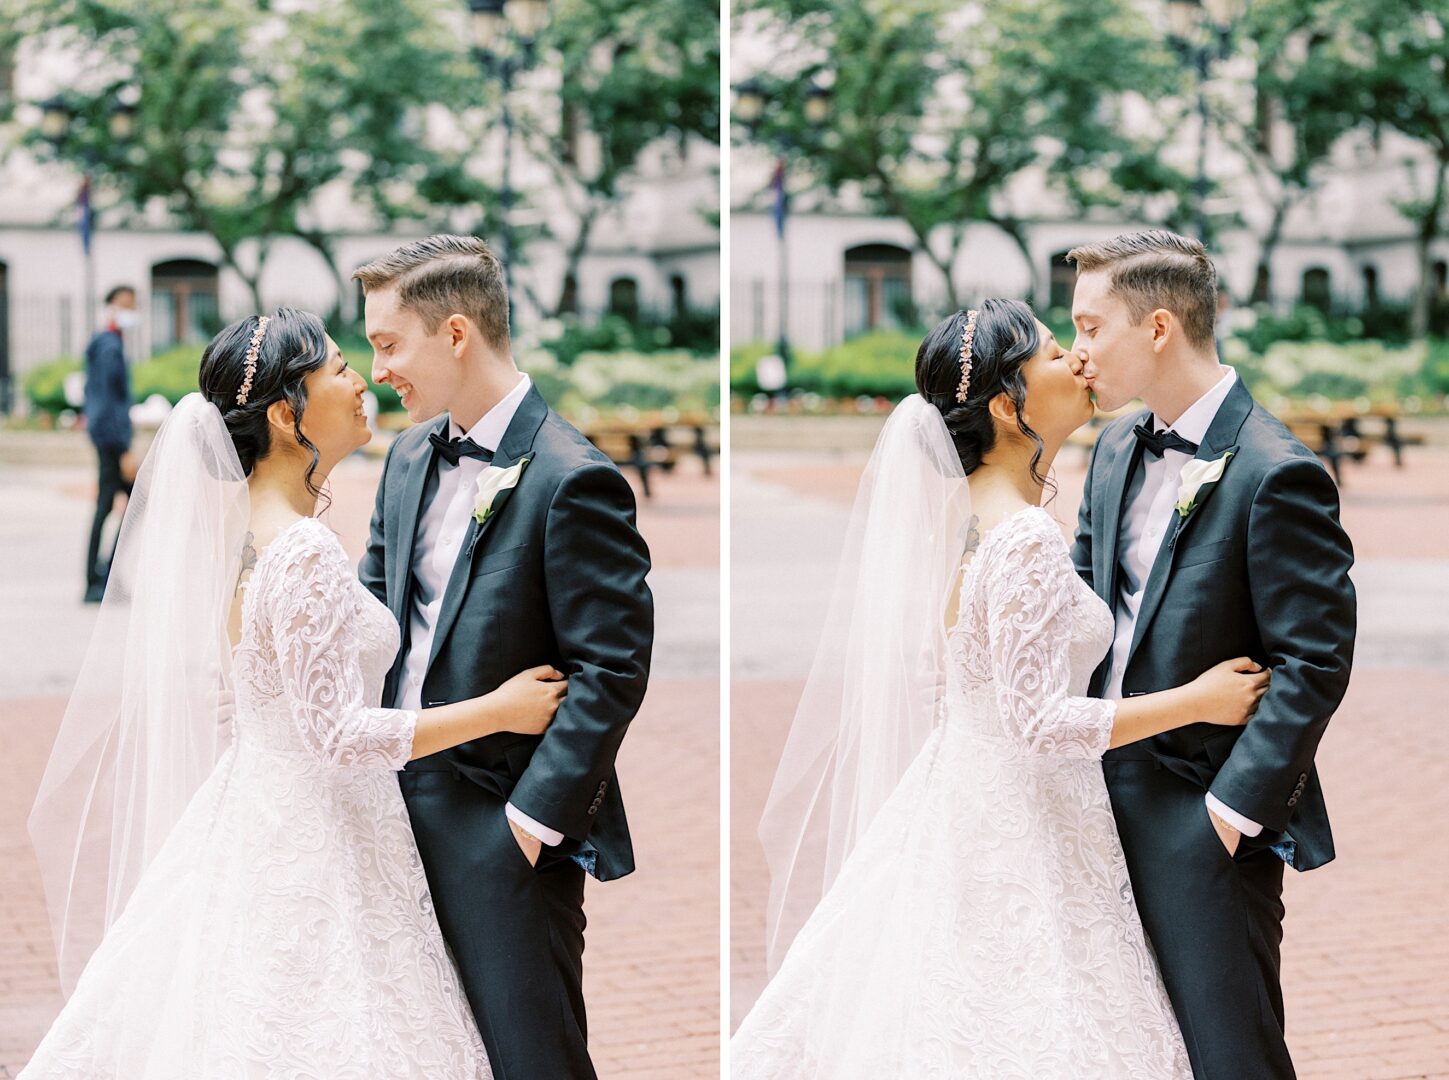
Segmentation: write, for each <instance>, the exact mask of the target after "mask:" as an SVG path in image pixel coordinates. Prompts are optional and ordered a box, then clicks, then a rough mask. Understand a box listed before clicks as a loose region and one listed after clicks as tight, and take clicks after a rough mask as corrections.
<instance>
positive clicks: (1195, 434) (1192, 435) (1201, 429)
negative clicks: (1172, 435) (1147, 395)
mask: <svg viewBox="0 0 1449 1080" xmlns="http://www.w3.org/2000/svg"><path fill="white" fill-rule="evenodd" d="M1222 370H1223V372H1224V373H1225V374H1224V375H1223V377H1222V378H1221V379H1219V380H1218V381H1217V382H1216V383H1214V384H1213V387H1212V389H1211V390H1209V391H1208V392H1207V393H1206V394H1204V395H1203V396H1202V397H1200V398H1198V399H1197V400H1196V401H1194V402H1193V403H1192V404H1191V405H1189V406H1188V407H1187V409H1186V411H1184V412H1183V414H1182V415H1181V416H1179V417H1178V418H1177V423H1175V424H1164V423H1163V422H1162V421H1161V420H1160V419H1158V417H1157V415H1156V414H1153V417H1152V423H1153V425H1154V428H1155V430H1157V431H1175V432H1177V433H1178V434H1179V435H1181V436H1182V437H1183V438H1184V439H1186V440H1187V441H1188V442H1195V443H1200V442H1202V441H1203V439H1205V438H1206V437H1207V433H1208V428H1210V427H1211V426H1212V422H1213V417H1215V416H1217V414H1218V409H1220V408H1222V404H1223V401H1224V400H1225V399H1226V398H1227V396H1228V391H1229V390H1231V389H1232V388H1233V383H1235V382H1237V381H1238V373H1237V372H1236V371H1234V370H1233V369H1232V368H1230V367H1228V366H1227V365H1226V364H1223V365H1222Z"/></svg>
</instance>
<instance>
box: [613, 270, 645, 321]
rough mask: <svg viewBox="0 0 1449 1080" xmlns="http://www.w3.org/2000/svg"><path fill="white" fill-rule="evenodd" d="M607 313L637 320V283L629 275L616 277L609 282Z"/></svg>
mask: <svg viewBox="0 0 1449 1080" xmlns="http://www.w3.org/2000/svg"><path fill="white" fill-rule="evenodd" d="M609 314H611V315H619V316H621V317H622V318H625V319H628V320H629V321H630V322H638V321H639V283H638V282H637V281H635V280H634V279H633V278H631V277H618V278H615V279H614V280H613V281H611V282H609Z"/></svg>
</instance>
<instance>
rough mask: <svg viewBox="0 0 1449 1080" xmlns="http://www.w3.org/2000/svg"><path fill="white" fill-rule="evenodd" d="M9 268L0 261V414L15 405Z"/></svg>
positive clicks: (6, 413) (6, 412) (4, 413)
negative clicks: (11, 351) (11, 368)
mask: <svg viewBox="0 0 1449 1080" xmlns="http://www.w3.org/2000/svg"><path fill="white" fill-rule="evenodd" d="M9 276H10V268H9V267H8V266H6V265H5V263H3V262H0V416H6V415H8V414H9V412H10V410H11V409H13V408H14V407H15V389H14V384H13V382H12V379H11V371H10V291H9V280H8V279H9Z"/></svg>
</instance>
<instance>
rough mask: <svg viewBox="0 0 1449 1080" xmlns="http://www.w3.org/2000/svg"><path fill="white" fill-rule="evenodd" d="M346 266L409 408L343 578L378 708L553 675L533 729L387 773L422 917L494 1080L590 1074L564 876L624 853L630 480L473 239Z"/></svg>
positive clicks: (381, 373)
mask: <svg viewBox="0 0 1449 1080" xmlns="http://www.w3.org/2000/svg"><path fill="white" fill-rule="evenodd" d="M353 276H354V277H355V278H356V279H357V280H358V281H360V282H361V283H362V287H363V289H364V291H365V293H366V319H367V337H368V341H369V342H371V344H372V347H373V367H372V370H373V378H374V380H375V381H377V382H379V383H384V384H387V385H389V386H391V387H392V388H393V389H395V390H396V391H397V392H398V393H399V394H400V395H401V396H402V404H403V407H404V408H405V409H406V410H407V413H408V416H409V417H410V418H411V419H412V420H413V421H415V426H414V427H412V428H411V429H410V430H408V431H406V432H404V433H403V434H402V435H400V436H398V438H397V439H396V440H395V441H394V443H393V445H392V447H391V448H390V449H389V451H388V455H387V462H386V464H385V466H384V468H383V476H382V480H381V482H380V484H379V486H378V490H377V505H376V508H375V509H374V511H373V515H372V532H371V536H370V537H369V539H368V545H367V552H366V554H365V555H364V556H363V560H362V565H361V568H360V571H359V573H360V575H361V578H362V582H363V584H364V585H366V586H367V588H368V589H370V590H371V591H372V593H373V594H374V595H375V596H377V598H378V599H379V600H381V601H382V602H383V603H385V604H387V605H388V607H389V608H391V609H392V613H393V615H394V616H395V617H396V618H397V620H398V624H399V625H400V626H401V627H402V630H403V639H402V648H401V649H400V650H399V653H398V660H397V662H396V663H395V665H394V666H393V669H392V671H391V672H389V674H388V678H387V683H386V685H385V688H384V691H383V704H384V705H385V706H389V707H396V708H410V709H419V708H426V707H429V706H434V705H442V704H445V703H448V702H453V701H459V700H462V699H465V698H470V697H474V696H477V695H480V694H484V693H487V692H489V691H491V690H493V689H495V688H496V687H497V686H498V685H499V684H500V683H502V682H503V681H504V680H506V679H508V678H509V677H510V676H512V675H516V674H517V673H518V672H520V671H523V670H524V669H525V668H529V667H532V666H534V665H538V664H552V665H553V666H554V667H556V668H558V669H559V670H561V671H563V672H564V673H565V674H566V675H567V676H568V677H569V688H568V696H567V698H566V699H565V700H564V702H563V704H562V705H561V706H560V708H559V711H558V714H557V715H556V716H555V717H554V721H553V725H552V726H551V727H550V728H549V730H548V731H547V732H546V733H545V734H544V735H543V736H541V737H540V736H531V735H515V734H508V733H504V734H498V735H492V736H489V737H487V738H483V739H478V740H476V741H474V742H469V743H464V744H463V745H461V746H458V747H455V748H453V749H451V750H445V751H443V752H441V753H438V754H434V755H432V756H430V757H426V758H421V759H418V760H415V761H412V762H409V763H408V765H407V767H406V768H405V769H404V771H403V772H402V773H400V774H399V779H400V782H401V785H402V792H403V796H404V798H405V800H406V802H407V807H408V813H409V815H410V816H411V818H412V825H413V831H414V833H415V834H416V836H417V843H418V849H419V851H420V853H421V855H422V860H423V867H424V869H425V870H426V871H427V877H428V885H429V887H430V889H431V892H432V897H433V903H434V905H435V906H436V908H437V914H438V922H439V924H440V925H441V927H442V931H443V936H444V937H445V938H446V939H447V942H448V945H449V947H450V948H451V949H452V952H453V956H454V958H455V959H456V961H457V964H458V969H459V972H460V973H461V976H462V980H463V986H464V989H465V991H466V993H467V995H468V1001H469V1003H470V1004H471V1006H472V1009H473V1014H474V1016H475V1017H476V1019H477V1021H478V1027H479V1030H480V1031H481V1032H482V1035H483V1041H484V1043H485V1044H486V1046H487V1049H488V1057H489V1059H490V1061H491V1062H492V1066H493V1075H494V1076H495V1077H496V1078H497V1080H592V1078H593V1077H594V1076H595V1072H594V1068H593V1065H592V1064H591V1062H590V1060H589V1053H588V1047H587V1042H586V1027H585V1020H584V999H583V983H582V978H583V963H582V961H583V948H584V911H583V899H584V874H585V871H587V872H588V873H590V874H592V875H593V876H594V877H595V878H596V879H597V880H599V881H607V880H609V879H610V878H616V877H622V876H623V875H625V874H627V873H629V872H630V871H631V870H633V869H634V856H633V850H632V848H631V847H630V843H629V826H628V823H627V822H626V821H625V819H624V804H623V800H622V799H621V798H620V795H619V785H618V782H617V780H616V778H615V775H614V758H615V755H616V754H617V753H618V750H619V743H620V741H621V740H622V739H623V737H624V732H625V731H626V730H627V729H628V727H629V722H630V721H631V720H632V719H633V717H634V714H635V713H636V712H637V711H638V709H639V703H640V701H641V700H642V699H643V697H644V687H645V683H646V682H647V680H648V675H649V654H650V648H651V646H652V643H653V637H654V609H653V602H652V600H651V597H650V593H649V587H648V586H647V585H646V584H645V581H644V578H645V575H646V574H647V573H648V571H649V552H648V549H647V548H646V547H645V545H644V541H643V539H642V538H641V537H640V536H639V533H638V531H637V530H636V528H635V522H634V513H635V507H634V495H633V492H632V491H631V489H630V488H629V485H628V484H627V483H626V482H625V480H624V478H623V477H622V476H621V475H620V474H619V472H618V470H617V469H616V468H614V466H613V465H612V464H611V463H610V462H609V460H608V459H607V458H605V457H604V456H603V455H602V454H600V453H599V452H598V451H596V450H595V449H594V448H593V447H592V446H591V445H590V444H589V443H588V442H587V441H586V440H585V439H584V437H583V436H582V435H580V434H579V433H578V432H577V431H576V430H574V428H572V427H570V426H569V425H568V424H567V423H565V422H564V421H563V420H562V419H560V418H559V417H558V415H557V414H555V413H554V412H553V411H552V410H550V409H549V407H548V405H547V404H546V403H545V402H544V400H543V398H542V397H541V396H540V395H539V392H538V390H537V389H536V388H534V387H533V386H532V385H531V383H530V380H529V378H528V376H527V375H524V374H522V373H521V372H520V371H519V370H518V368H517V367H516V366H515V365H514V362H513V355H512V352H511V348H510V343H509V327H508V294H507V290H506V287H505V284H504V276H503V268H502V266H501V264H500V263H499V261H498V259H497V257H496V256H494V254H493V252H492V251H490V250H489V249H488V248H487V246H485V245H484V243H483V242H482V241H481V240H478V239H476V238H475V237H465V236H432V237H429V238H428V239H426V240H421V241H418V242H416V243H411V244H406V245H404V246H403V247H400V248H398V249H397V250H396V251H394V252H392V253H391V254H389V255H385V256H383V257H382V258H380V259H378V260H376V261H375V262H371V263H369V264H368V265H366V266H364V267H362V268H361V269H359V270H358V271H357V272H356V274H354V275H353ZM444 414H446V415H444Z"/></svg>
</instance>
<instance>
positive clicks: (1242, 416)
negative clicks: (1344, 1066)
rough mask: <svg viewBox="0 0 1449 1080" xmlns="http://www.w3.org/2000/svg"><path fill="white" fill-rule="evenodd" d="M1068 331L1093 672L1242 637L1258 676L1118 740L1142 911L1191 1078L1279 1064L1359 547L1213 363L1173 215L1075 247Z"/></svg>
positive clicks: (1323, 855) (1304, 462)
mask: <svg viewBox="0 0 1449 1080" xmlns="http://www.w3.org/2000/svg"><path fill="white" fill-rule="evenodd" d="M1067 258H1068V260H1070V261H1072V262H1074V263H1075V264H1076V267H1077V273H1078V277H1077V285H1076V292H1075V295H1074V298H1073V301H1072V321H1073V323H1074V324H1075V327H1076V332H1077V335H1076V341H1075V342H1074V344H1073V346H1072V348H1073V351H1074V352H1076V353H1077V354H1078V355H1079V356H1080V357H1081V359H1082V361H1083V374H1084V375H1085V376H1086V378H1087V380H1088V382H1089V383H1091V385H1092V388H1093V391H1094V393H1095V395H1096V399H1097V404H1098V405H1099V406H1100V407H1101V408H1102V409H1104V410H1106V411H1109V412H1110V411H1112V410H1115V409H1120V408H1122V407H1123V406H1124V405H1126V404H1127V403H1128V402H1130V401H1132V400H1133V399H1135V398H1141V399H1142V401H1143V402H1145V403H1146V405H1147V408H1146V409H1145V410H1141V411H1137V412H1134V413H1131V414H1130V415H1127V416H1125V417H1123V418H1121V419H1119V420H1116V421H1114V422H1113V423H1111V424H1109V425H1108V426H1107V428H1106V430H1105V431H1103V432H1102V435H1101V437H1100V438H1099V439H1098V440H1097V445H1096V449H1095V450H1094V451H1093V454H1092V462H1091V465H1090V467H1089V468H1088V470H1087V481H1086V490H1085V492H1084V495H1083V498H1082V507H1081V512H1080V519H1079V523H1078V528H1077V539H1076V545H1075V547H1074V548H1073V551H1072V557H1073V561H1074V562H1075V564H1076V567H1077V572H1078V573H1079V574H1081V575H1082V577H1083V579H1084V580H1086V582H1087V583H1088V584H1089V585H1091V586H1092V587H1093V588H1094V589H1095V590H1096V592H1097V595H1098V596H1100V597H1101V598H1102V599H1103V600H1104V601H1106V602H1107V603H1108V604H1109V605H1110V606H1111V607H1112V609H1113V611H1114V613H1115V616H1116V635H1115V639H1114V641H1113V644H1112V650H1111V652H1110V653H1109V654H1108V656H1107V658H1106V660H1104V661H1103V662H1102V666H1101V667H1100V668H1098V669H1097V672H1096V674H1095V675H1094V676H1093V680H1092V693H1093V694H1094V695H1096V696H1100V697H1106V698H1124V697H1131V696H1133V695H1135V694H1145V693H1151V692H1153V691H1156V690H1164V689H1167V688H1169V687H1172V686H1179V685H1182V684H1183V683H1186V682H1189V681H1191V680H1192V679H1193V678H1195V677H1196V676H1198V675H1199V674H1201V673H1202V672H1203V671H1205V670H1207V669H1208V668H1209V667H1211V666H1212V665H1214V664H1216V663H1218V662H1219V661H1222V660H1227V659H1230V658H1232V657H1234V656H1251V657H1253V658H1254V659H1256V660H1257V661H1258V662H1259V663H1262V664H1266V665H1268V666H1269V667H1271V669H1272V672H1273V680H1272V685H1271V686H1270V688H1269V690H1268V693H1267V694H1266V696H1265V697H1264V698H1263V699H1262V702H1261V703H1260V704H1259V706H1258V711H1257V714H1256V715H1255V716H1254V717H1253V718H1252V719H1251V720H1250V721H1249V722H1248V725H1247V726H1246V727H1242V728H1224V727H1216V726H1213V725H1210V724H1197V725H1192V726H1189V727H1184V728H1179V729H1177V730H1175V731H1170V732H1167V733H1166V734H1163V735H1158V736H1155V737H1153V738H1151V739H1144V740H1143V741H1141V742H1139V743H1135V744H1132V745H1129V746H1123V747H1119V748H1117V749H1116V750H1109V751H1108V752H1107V755H1106V757H1105V759H1104V763H1103V764H1104V769H1105V772H1106V779H1107V787H1108V790H1109V792H1110V794H1111V798H1112V808H1113V810H1114V811H1115V813H1116V817H1117V825H1118V829H1119V831H1120V833H1121V836H1122V846H1123V849H1124V851H1125V852H1126V856H1127V867H1128V871H1129V873H1130V875H1131V878H1132V888H1133V891H1134V892H1135V894H1136V898H1137V904H1138V908H1139V910H1140V911H1141V914H1142V922H1143V925H1144V927H1145V929H1146V931H1147V934H1148V936H1149V937H1150V938H1151V940H1152V944H1153V947H1154V949H1155V950H1156V953H1157V958H1158V961H1159V963H1160V965H1161V968H1162V976H1163V981H1164V982H1165V983H1166V986H1167V992H1168V995H1169V996H1170V997H1171V999H1172V1004H1173V1008H1174V1010H1175V1011H1176V1013H1177V1018H1178V1021H1179V1023H1180V1025H1181V1027H1182V1033H1183V1037H1184V1039H1185V1040H1186V1043H1187V1051H1188V1055H1189V1057H1190V1058H1191V1059H1192V1068H1193V1075H1194V1076H1195V1077H1196V1080H1270V1078H1271V1080H1289V1078H1291V1077H1293V1075H1294V1072H1293V1063H1292V1061H1290V1060H1289V1056H1288V1048H1287V1045H1286V1044H1285V1042H1284V1037H1283V993H1282V989H1281V986H1280V981H1279V945H1280V943H1281V942H1282V939H1283V904H1282V901H1281V896H1282V890H1283V867H1284V864H1285V863H1287V864H1288V865H1291V866H1292V867H1293V868H1294V869H1295V870H1311V869H1313V868H1314V867H1317V866H1322V865H1323V864H1324V863H1326V862H1328V861H1329V860H1330V859H1332V858H1333V839H1332V837H1331V835H1330V833H1329V828H1328V815H1327V812H1326V811H1325V809H1324V803H1323V793H1322V791H1321V790H1320V789H1319V784H1318V774H1317V772H1316V771H1315V769H1314V765H1313V758H1314V753H1315V751H1316V750H1317V748H1318V741H1319V740H1320V739H1321V738H1322V737H1323V732H1324V729H1325V728H1326V727H1327V725H1328V721H1329V718H1330V717H1331V716H1332V715H1333V713H1334V710H1335V709H1337V708H1338V705H1339V702H1340V701H1341V700H1342V699H1343V694H1344V691H1345V689H1346V688H1347V686H1348V677H1349V667H1350V664H1351V662H1352V659H1353V640H1354V629H1355V623H1356V613H1355V601H1354V590H1353V585H1352V584H1351V583H1350V581H1349V578H1348V570H1349V567H1350V566H1351V565H1352V564H1353V550H1352V548H1351V546H1350V544H1349V540H1348V537H1347V536H1346V535H1345V534H1344V532H1343V529H1342V527H1341V526H1340V525H1339V521H1338V491H1337V489H1336V488H1335V487H1334V484H1333V481H1332V480H1331V479H1330V478H1329V475H1328V473H1327V471H1325V469H1324V468H1323V466H1322V465H1321V464H1319V462H1318V460H1317V458H1315V457H1314V455H1313V454H1312V453H1311V452H1310V451H1309V450H1308V449H1306V448H1305V447H1304V446H1303V445H1302V444H1301V443H1299V442H1298V441H1297V440H1296V439H1294V438H1293V436H1292V435H1290V434H1289V433H1288V431H1287V429H1286V428H1284V426H1283V425H1282V424H1280V423H1279V422H1278V421H1277V420H1275V419H1274V418H1273V417H1272V416H1270V415H1269V414H1268V413H1267V412H1265V411H1264V410H1263V408H1262V407H1261V406H1260V405H1258V404H1257V403H1256V402H1255V401H1254V400H1253V398H1252V395H1250V394H1249V393H1248V390H1247V388H1246V387H1245V386H1243V384H1242V382H1241V381H1240V380H1239V379H1238V377H1237V374H1236V373H1235V372H1234V371H1233V369H1232V368H1230V367H1226V366H1223V365H1222V364H1220V363H1219V362H1218V357H1217V352H1216V349H1215V346H1214V337H1213V319H1214V314H1215V312H1216V310H1217V273H1216V271H1215V270H1214V268H1213V264H1212V262H1211V261H1210V260H1209V259H1208V256H1207V252H1206V251H1205V249H1204V248H1203V246H1202V245H1201V244H1200V243H1198V242H1197V241H1195V240H1189V239H1186V238H1184V237H1181V236H1177V235H1175V234H1173V233H1169V232H1161V231H1157V232H1145V233H1135V234H1131V235H1126V236H1119V237H1117V238H1115V239H1113V240H1109V241H1107V242H1105V243H1100V244H1088V245H1085V246H1083V247H1079V248H1076V249H1075V250H1073V251H1071V252H1069V253H1068V255H1067Z"/></svg>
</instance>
